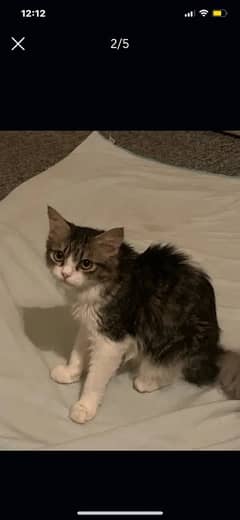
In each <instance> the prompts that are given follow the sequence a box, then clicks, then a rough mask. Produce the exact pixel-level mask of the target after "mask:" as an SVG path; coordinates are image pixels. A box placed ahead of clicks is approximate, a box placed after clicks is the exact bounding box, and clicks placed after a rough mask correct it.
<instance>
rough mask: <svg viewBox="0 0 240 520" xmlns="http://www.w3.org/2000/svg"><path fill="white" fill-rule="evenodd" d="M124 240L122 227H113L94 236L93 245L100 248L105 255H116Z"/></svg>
mask: <svg viewBox="0 0 240 520" xmlns="http://www.w3.org/2000/svg"><path fill="white" fill-rule="evenodd" d="M123 240H124V228H122V227H121V228H113V229H110V230H109V231H104V233H101V234H100V235H97V236H96V237H94V239H93V242H94V245H95V247H96V246H97V247H99V248H101V251H102V252H103V253H104V254H105V255H106V256H116V255H117V254H118V252H119V249H120V247H121V245H122V243H123Z"/></svg>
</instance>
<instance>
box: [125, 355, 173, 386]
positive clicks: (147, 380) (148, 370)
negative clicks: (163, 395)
mask: <svg viewBox="0 0 240 520" xmlns="http://www.w3.org/2000/svg"><path fill="white" fill-rule="evenodd" d="M180 374H181V365H180V363H176V362H173V363H171V364H168V365H166V364H159V363H155V362H154V361H153V360H151V359H150V357H143V358H142V360H141V361H140V364H139V368H138V373H137V376H136V377H135V379H134V380H133V387H134V388H135V390H137V391H138V392H141V393H143V392H154V391H155V390H158V389H159V388H162V387H163V386H167V385H170V384H171V383H173V382H174V381H175V380H176V379H177V378H178V377H180Z"/></svg>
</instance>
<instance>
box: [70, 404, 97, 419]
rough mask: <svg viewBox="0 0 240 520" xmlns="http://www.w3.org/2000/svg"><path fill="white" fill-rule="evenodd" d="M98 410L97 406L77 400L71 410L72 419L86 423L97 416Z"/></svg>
mask: <svg viewBox="0 0 240 520" xmlns="http://www.w3.org/2000/svg"><path fill="white" fill-rule="evenodd" d="M96 411H97V409H96V406H93V405H90V404H86V403H85V404H84V403H81V401H77V402H76V403H75V404H74V405H73V406H72V408H71V410H70V419H72V421H74V422H76V423H79V424H84V423H85V422H87V421H90V420H91V419H92V418H93V417H95V415H96Z"/></svg>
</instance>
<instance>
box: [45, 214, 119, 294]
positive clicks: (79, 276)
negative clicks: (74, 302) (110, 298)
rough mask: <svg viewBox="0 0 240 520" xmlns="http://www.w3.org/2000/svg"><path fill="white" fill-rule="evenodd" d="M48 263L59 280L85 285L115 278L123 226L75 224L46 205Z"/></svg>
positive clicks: (83, 286)
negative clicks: (100, 227)
mask: <svg viewBox="0 0 240 520" xmlns="http://www.w3.org/2000/svg"><path fill="white" fill-rule="evenodd" d="M48 218H49V235H48V239H47V249H46V261H47V266H48V268H49V269H50V271H51V272H52V274H53V275H54V277H55V278H57V279H58V280H59V281H61V282H63V284H65V285H67V286H71V287H75V288H77V289H87V288H88V287H89V288H90V287H93V286H94V285H99V284H101V283H102V284H103V283H107V282H108V281H111V280H113V279H114V277H115V275H116V270H117V264H118V255H119V249H120V246H121V244H122V243H123V228H116V229H111V230H110V231H105V232H102V231H99V230H96V229H92V228H84V227H80V226H75V225H74V224H71V223H69V222H68V221H66V220H65V219H64V218H63V217H62V216H61V215H60V214H59V213H58V212H57V211H56V210H55V209H53V208H51V207H48Z"/></svg>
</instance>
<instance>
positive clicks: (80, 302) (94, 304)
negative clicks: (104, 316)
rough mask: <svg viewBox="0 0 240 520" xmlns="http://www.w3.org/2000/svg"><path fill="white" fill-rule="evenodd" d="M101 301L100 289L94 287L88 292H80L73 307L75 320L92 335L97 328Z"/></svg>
mask: <svg viewBox="0 0 240 520" xmlns="http://www.w3.org/2000/svg"><path fill="white" fill-rule="evenodd" d="M99 300H100V298H99V288H98V287H93V288H91V289H89V290H88V291H81V292H79V293H78V294H77V295H76V300H75V302H74V304H73V305H72V315H73V317H74V319H76V320H78V321H80V322H81V323H82V324H83V325H84V326H85V327H86V328H87V329H88V330H89V332H91V333H94V331H95V330H96V328H97V318H98V315H97V311H98V308H99Z"/></svg>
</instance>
